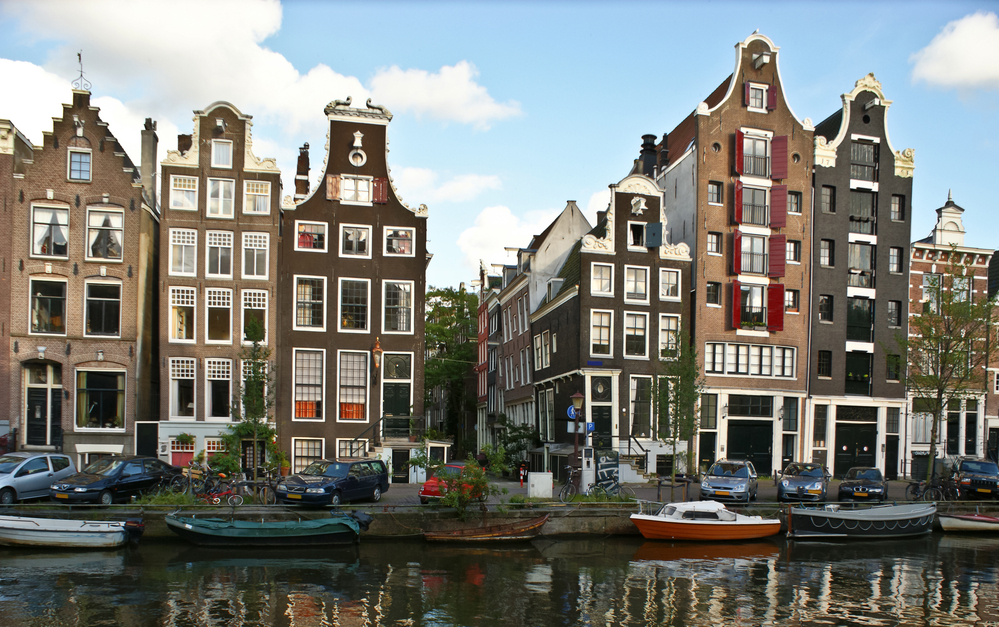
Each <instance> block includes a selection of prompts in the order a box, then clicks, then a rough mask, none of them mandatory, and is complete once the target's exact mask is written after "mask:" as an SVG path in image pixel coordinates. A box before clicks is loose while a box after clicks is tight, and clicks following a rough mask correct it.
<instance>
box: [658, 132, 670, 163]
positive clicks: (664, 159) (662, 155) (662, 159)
mask: <svg viewBox="0 0 999 627" xmlns="http://www.w3.org/2000/svg"><path fill="white" fill-rule="evenodd" d="M667 138H668V135H667V134H666V133H663V140H662V142H660V143H659V169H660V170H665V169H666V166H668V165H669V150H668V149H667V148H666V146H667V144H666V139H667Z"/></svg>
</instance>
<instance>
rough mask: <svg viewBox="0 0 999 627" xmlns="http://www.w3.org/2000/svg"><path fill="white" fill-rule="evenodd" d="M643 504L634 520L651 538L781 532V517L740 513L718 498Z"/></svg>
mask: <svg viewBox="0 0 999 627" xmlns="http://www.w3.org/2000/svg"><path fill="white" fill-rule="evenodd" d="M640 507H641V511H640V512H639V513H637V514H632V515H631V521H632V522H633V523H635V526H637V527H638V530H639V531H640V532H641V534H642V535H643V536H645V537H646V538H648V539H650V540H708V541H718V540H750V539H753V538H766V537H767V536H772V535H774V534H776V533H779V532H780V521H779V520H776V519H773V518H762V517H760V516H746V515H745V514H739V513H736V512H733V511H732V510H729V509H726V508H725V506H724V505H722V504H721V503H718V502H717V501H689V502H686V503H667V504H665V505H663V504H661V503H650V502H646V501H643V502H641V506H640Z"/></svg>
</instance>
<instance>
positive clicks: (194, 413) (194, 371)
mask: <svg viewBox="0 0 999 627" xmlns="http://www.w3.org/2000/svg"><path fill="white" fill-rule="evenodd" d="M181 362H184V363H183V365H182V364H181ZM167 363H168V368H169V370H168V372H167V376H168V377H169V381H170V401H169V402H170V407H169V408H168V412H169V414H170V420H178V421H180V420H182V421H185V422H193V421H195V420H197V419H198V360H197V359H195V358H194V357H171V358H170V359H169V361H168V362H167ZM175 364H176V368H175V367H174V365H175ZM182 367H183V368H185V369H186V368H187V367H189V368H190V370H191V376H190V377H175V376H174V373H175V372H178V371H179V370H180V369H181V368H182ZM174 381H193V382H194V383H193V384H192V385H193V386H194V390H192V394H191V402H192V403H193V404H194V407H192V408H191V415H190V416H181V415H180V414H179V413H174V409H176V408H177V403H178V402H179V401H178V400H177V396H176V394H177V390H176V389H175V387H174V383H173V382H174Z"/></svg>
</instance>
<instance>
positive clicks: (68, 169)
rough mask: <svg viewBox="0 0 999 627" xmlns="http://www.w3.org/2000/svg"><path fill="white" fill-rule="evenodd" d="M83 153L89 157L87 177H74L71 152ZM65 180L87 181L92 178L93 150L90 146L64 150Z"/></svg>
mask: <svg viewBox="0 0 999 627" xmlns="http://www.w3.org/2000/svg"><path fill="white" fill-rule="evenodd" d="M74 153H75V154H85V155H87V156H88V157H90V161H89V163H88V165H89V167H88V168H87V178H85V179H83V178H80V179H75V178H73V177H72V172H73V154H74ZM66 180H67V181H71V182H73V183H89V182H91V181H93V180H94V151H93V150H92V149H90V148H76V147H73V148H69V149H67V151H66Z"/></svg>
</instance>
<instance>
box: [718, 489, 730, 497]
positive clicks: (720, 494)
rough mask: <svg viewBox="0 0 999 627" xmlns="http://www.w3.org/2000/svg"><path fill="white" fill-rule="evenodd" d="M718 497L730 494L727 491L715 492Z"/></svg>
mask: <svg viewBox="0 0 999 627" xmlns="http://www.w3.org/2000/svg"><path fill="white" fill-rule="evenodd" d="M715 495H716V496H728V492H727V491H725V490H715Z"/></svg>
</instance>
